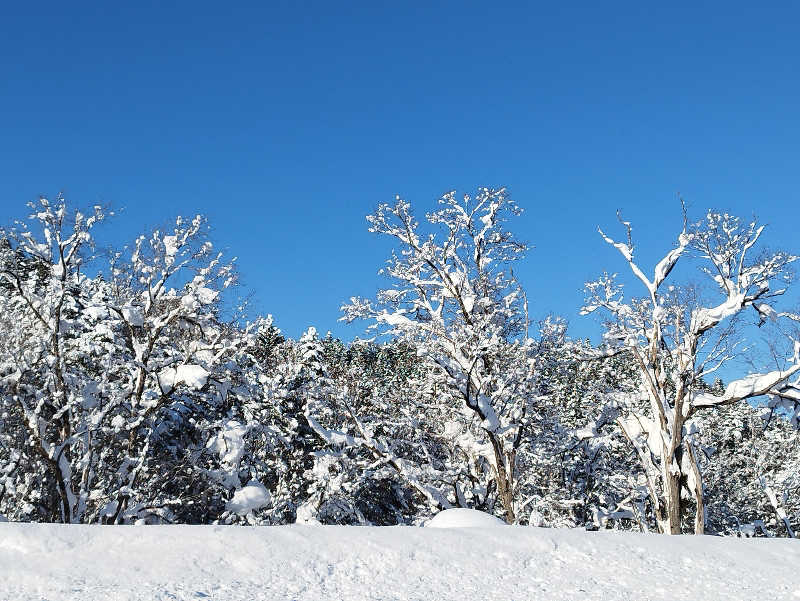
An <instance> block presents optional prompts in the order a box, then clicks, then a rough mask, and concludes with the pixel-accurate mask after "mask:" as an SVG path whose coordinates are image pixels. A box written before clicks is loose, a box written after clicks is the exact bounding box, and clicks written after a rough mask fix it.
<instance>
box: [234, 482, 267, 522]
mask: <svg viewBox="0 0 800 601" xmlns="http://www.w3.org/2000/svg"><path fill="white" fill-rule="evenodd" d="M269 502H270V496H269V491H268V490H267V489H266V488H265V487H264V485H263V484H261V482H259V481H257V480H251V481H250V482H248V483H247V486H243V487H242V488H240V489H239V490H237V491H236V492H235V493H233V498H232V499H231V500H230V501H228V504H227V505H226V506H225V509H227V510H228V511H232V512H233V513H237V514H239V515H247V514H248V513H250V512H251V511H255V510H256V509H260V508H261V507H264V506H265V505H269Z"/></svg>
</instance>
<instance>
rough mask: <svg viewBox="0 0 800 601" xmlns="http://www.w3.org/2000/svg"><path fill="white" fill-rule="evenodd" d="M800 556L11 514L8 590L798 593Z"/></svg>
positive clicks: (786, 551) (698, 540)
mask: <svg viewBox="0 0 800 601" xmlns="http://www.w3.org/2000/svg"><path fill="white" fill-rule="evenodd" d="M798 565H800V545H798V544H797V541H793V540H789V539H726V538H718V537H711V536H704V537H703V536H701V537H694V536H674V537H668V536H658V535H644V534H636V533H619V532H607V531H605V532H604V531H601V532H585V531H582V530H555V529H540V528H531V527H519V526H506V527H503V528H414V527H408V526H398V527H389V528H377V527H346V526H298V525H294V526H274V527H242V526H141V527H137V526H77V525H70V526H61V525H53V524H15V523H0V599H9V600H11V599H13V600H14V601H34V600H35V601H43V600H44V601H56V600H58V601H72V600H74V601H77V600H81V601H101V600H102V601H106V600H108V599H114V600H128V601H145V600H146V601H162V600H166V599H173V600H175V599H177V600H181V601H186V600H189V599H192V600H197V599H211V600H226V601H238V600H245V599H246V600H248V601H250V600H252V599H259V600H266V601H270V600H279V599H280V600H282V601H284V600H296V601H305V600H309V601H310V600H314V601H324V600H327V599H335V600H340V601H355V600H377V599H381V600H400V599H403V600H428V599H436V600H441V601H446V600H451V599H452V600H456V599H458V600H463V599H485V600H508V599H519V600H522V599H536V600H537V601H571V600H575V601H578V600H580V601H585V600H588V601H591V600H600V599H602V600H607V601H622V600H626V601H632V600H647V601H666V600H670V601H683V600H696V599H703V600H704V601H746V600H753V599H786V600H787V601H790V600H792V599H799V598H800V582H798V581H797V578H796V575H797V566H798Z"/></svg>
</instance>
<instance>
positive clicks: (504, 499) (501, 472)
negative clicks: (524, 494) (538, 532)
mask: <svg viewBox="0 0 800 601" xmlns="http://www.w3.org/2000/svg"><path fill="white" fill-rule="evenodd" d="M489 440H491V442H492V448H493V449H494V460H495V465H496V475H497V477H496V481H497V494H498V495H499V496H500V502H501V503H502V504H503V510H504V511H505V514H506V522H508V523H509V524H513V523H514V522H516V521H517V517H516V515H515V514H514V482H513V474H512V473H511V472H510V471H509V470H513V466H509V470H507V469H506V460H505V453H503V443H502V441H500V440H499V439H498V438H497V436H495V435H494V434H491V433H490V434H489Z"/></svg>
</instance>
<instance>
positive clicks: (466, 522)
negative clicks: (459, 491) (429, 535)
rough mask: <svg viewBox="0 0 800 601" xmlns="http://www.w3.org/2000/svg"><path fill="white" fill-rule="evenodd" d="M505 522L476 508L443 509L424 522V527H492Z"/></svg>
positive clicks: (503, 524) (502, 524)
mask: <svg viewBox="0 0 800 601" xmlns="http://www.w3.org/2000/svg"><path fill="white" fill-rule="evenodd" d="M505 525H506V523H505V522H504V521H503V520H501V519H499V518H496V517H494V516H493V515H490V514H488V513H486V512H484V511H478V510H477V509H463V508H461V507H456V508H454V509H445V510H444V511H440V512H439V513H437V514H436V515H435V516H433V518H431V519H430V520H428V522H427V523H426V524H425V527H426V528H494V527H495V526H505Z"/></svg>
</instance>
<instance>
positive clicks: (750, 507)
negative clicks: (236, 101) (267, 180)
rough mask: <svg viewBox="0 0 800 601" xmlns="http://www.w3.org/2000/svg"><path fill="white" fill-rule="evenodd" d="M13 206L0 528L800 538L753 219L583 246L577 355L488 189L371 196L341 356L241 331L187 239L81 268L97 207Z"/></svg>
mask: <svg viewBox="0 0 800 601" xmlns="http://www.w3.org/2000/svg"><path fill="white" fill-rule="evenodd" d="M20 209H21V210H20V215H21V217H22V218H21V219H20V221H18V222H16V223H14V224H8V225H7V227H5V228H3V229H2V230H0V515H2V516H4V517H3V518H0V519H8V520H11V521H41V522H70V523H103V524H111V523H114V524H129V523H147V524H153V523H191V524H198V523H201V524H211V523H214V524H286V523H294V522H301V523H315V522H321V523H325V524H375V525H390V524H419V523H421V522H422V521H424V520H425V519H427V518H429V517H430V516H431V515H433V514H434V513H436V512H437V511H439V510H441V509H445V508H449V507H469V508H476V509H480V510H483V511H486V512H489V513H492V514H494V515H496V516H498V517H500V518H502V519H504V520H505V521H507V522H509V523H518V524H531V525H537V526H553V527H556V526H567V527H585V528H589V529H604V528H613V529H624V530H637V531H638V530H641V531H658V532H665V533H679V532H697V533H713V534H726V535H734V534H737V535H741V534H744V535H748V536H749V535H754V534H755V535H765V536H781V537H785V536H790V537H793V536H794V535H795V532H796V531H797V530H798V528H800V434H798V427H799V426H800V328H798V326H800V316H798V311H797V309H796V308H794V307H792V306H785V305H790V304H791V303H787V302H786V300H785V299H786V298H787V297H785V296H784V294H783V293H784V291H785V290H786V288H787V287H789V286H790V285H791V280H792V264H793V263H794V262H795V261H796V259H797V257H796V256H795V255H794V254H791V252H787V251H796V249H787V250H780V249H779V250H775V249H774V248H771V246H770V240H769V229H766V230H765V229H764V228H763V226H762V225H760V224H759V223H758V222H756V221H751V220H748V219H739V218H737V217H736V216H731V215H727V214H724V213H717V212H713V211H709V212H707V213H701V214H693V212H692V211H691V210H687V209H686V208H685V207H684V214H683V227H682V228H678V230H677V231H675V232H674V240H673V245H672V246H671V247H668V248H661V249H650V250H649V252H656V253H660V255H659V256H660V260H658V261H657V262H656V263H655V264H644V263H640V262H639V259H638V257H639V255H638V254H637V252H636V251H637V250H638V249H639V247H640V245H641V246H643V247H644V246H646V245H647V241H646V240H637V239H636V238H635V230H634V229H633V228H635V225H636V224H630V223H628V222H626V221H625V220H624V215H620V216H619V223H618V224H617V226H616V228H615V229H614V230H613V231H611V230H610V228H609V230H608V231H606V230H605V229H604V230H603V231H602V232H601V235H602V237H601V236H597V245H598V247H599V246H600V245H604V244H610V245H612V246H613V247H614V248H615V249H616V250H617V251H618V258H617V261H616V263H614V264H609V265H608V267H607V272H606V273H601V274H597V276H598V277H597V279H596V280H595V281H592V282H589V283H587V284H586V301H585V306H584V308H583V312H584V313H587V314H588V313H594V314H597V315H600V316H601V317H602V321H603V324H604V325H603V328H604V334H603V338H602V342H601V343H600V344H592V343H591V342H590V341H588V340H582V339H573V338H572V337H571V336H570V332H569V330H568V328H567V326H566V321H565V319H564V317H565V318H567V319H569V318H572V317H573V316H571V315H567V316H564V317H561V316H558V315H550V316H545V315H540V311H538V310H537V307H536V300H535V299H532V298H531V299H529V297H528V295H527V294H526V289H525V287H524V285H523V284H524V282H520V281H518V279H517V277H516V275H515V265H518V263H519V262H520V261H524V260H525V259H524V257H525V253H526V250H527V249H528V246H527V244H528V242H527V241H524V240H523V238H522V237H521V236H520V235H519V232H518V231H517V230H515V217H516V216H517V215H518V214H519V213H520V210H521V209H520V208H519V207H518V206H517V204H516V203H515V202H514V200H512V197H511V195H510V192H509V191H507V190H505V189H479V190H478V191H477V192H476V193H474V194H472V195H469V196H462V195H459V194H457V193H455V192H453V193H449V194H446V195H444V196H443V197H442V198H441V199H440V200H439V201H438V203H432V204H430V205H425V206H417V207H412V206H411V205H410V203H408V202H406V201H405V200H403V199H400V198H397V199H396V201H395V202H393V203H390V204H383V205H380V206H379V207H378V208H377V210H376V211H375V212H374V213H373V214H371V215H369V216H368V218H367V219H368V225H369V229H370V231H372V232H374V233H376V234H378V235H379V236H381V237H384V238H386V239H388V240H391V242H392V245H393V248H394V251H393V252H392V253H391V255H390V256H389V258H388V260H387V261H386V262H385V263H383V264H382V275H383V276H384V277H383V282H384V287H383V288H381V289H380V290H378V291H376V294H375V295H374V297H372V298H370V299H365V298H358V297H355V298H352V299H350V301H349V302H348V303H347V304H345V305H344V306H343V307H342V308H341V310H342V319H344V320H346V321H358V322H359V323H362V324H364V325H366V326H368V327H369V334H368V336H369V337H370V338H369V339H368V340H366V339H365V340H360V339H356V340H353V341H342V340H339V339H337V338H334V337H332V336H330V335H328V336H322V335H320V334H319V333H318V332H317V331H316V330H315V329H314V328H310V329H309V330H308V331H307V332H306V333H305V334H303V335H302V336H301V337H299V339H297V340H293V339H290V338H287V337H285V336H284V335H282V334H281V331H280V329H279V325H280V316H276V318H275V319H274V320H273V317H272V316H258V315H253V314H250V313H249V310H248V307H247V303H245V302H243V300H242V297H243V296H245V295H244V292H243V290H242V289H241V288H240V287H239V286H237V278H238V273H237V269H236V267H235V264H234V262H233V261H232V260H231V259H230V258H229V257H228V256H227V255H226V254H225V253H221V252H218V251H217V250H216V249H215V246H214V243H213V240H212V239H210V236H209V232H208V224H207V222H206V220H205V219H204V218H203V217H202V216H196V217H195V216H191V217H188V218H179V219H177V220H176V221H175V222H174V223H173V224H172V225H171V226H169V227H168V228H160V229H156V230H154V231H150V232H145V233H143V234H142V235H141V236H139V237H138V238H136V239H135V240H132V241H131V242H130V243H129V244H128V245H126V246H119V247H108V246H107V242H106V241H105V240H104V239H103V228H104V226H105V225H106V224H105V222H106V221H108V220H109V219H114V218H115V217H114V216H113V215H112V212H111V211H110V210H109V209H107V208H104V207H101V206H94V207H88V208H87V207H77V206H73V204H72V203H71V201H70V202H69V203H68V202H67V201H66V200H65V199H63V198H61V197H58V198H56V199H53V200H50V201H48V200H46V199H40V200H39V201H36V202H33V203H31V204H30V206H29V209H28V210H27V213H25V212H24V207H22V206H21V207H20ZM675 210H676V211H678V212H679V211H680V206H676V207H675ZM609 217H610V219H609V221H612V220H613V219H614V216H613V215H610V216H609ZM677 223H680V220H678V221H677ZM587 235H588V233H587ZM530 242H531V243H535V242H536V241H535V240H534V241H530ZM537 252H548V249H542V248H539V249H537ZM375 267H376V268H380V267H381V264H380V263H379V264H377V265H376V266H375ZM623 272H629V273H630V274H631V275H632V283H633V284H634V286H631V285H630V283H628V284H627V285H626V286H625V287H623V286H622V285H621V284H620V283H618V278H617V277H616V276H615V275H613V274H615V273H620V274H622V273H623ZM540 294H541V292H540ZM320 325H321V326H323V327H324V326H325V325H326V324H320ZM742 358H744V359H745V360H746V361H744V362H742V361H732V360H733V359H742ZM743 364H744V365H745V367H742V365H743ZM748 365H749V366H748Z"/></svg>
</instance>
